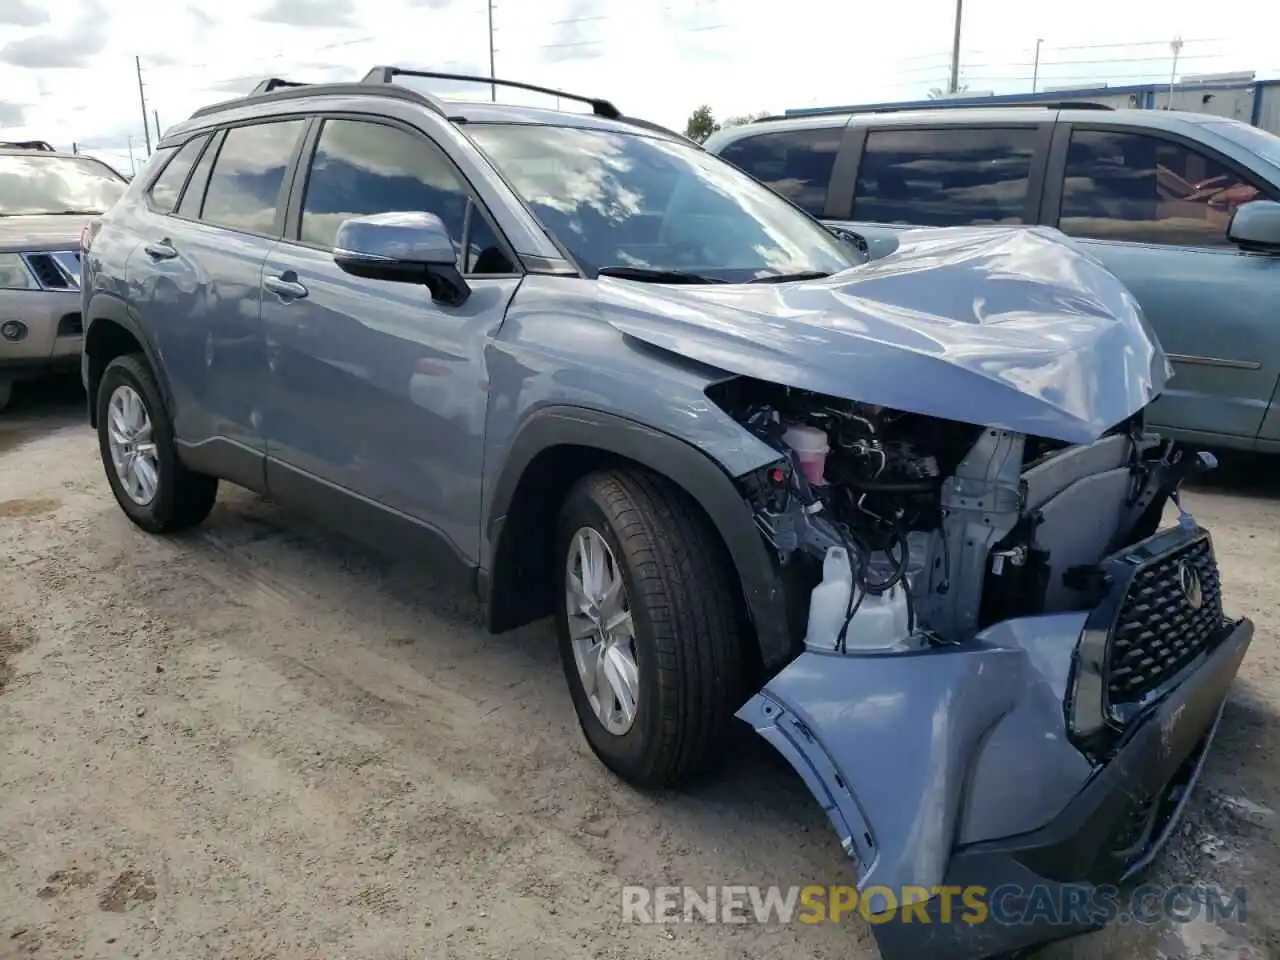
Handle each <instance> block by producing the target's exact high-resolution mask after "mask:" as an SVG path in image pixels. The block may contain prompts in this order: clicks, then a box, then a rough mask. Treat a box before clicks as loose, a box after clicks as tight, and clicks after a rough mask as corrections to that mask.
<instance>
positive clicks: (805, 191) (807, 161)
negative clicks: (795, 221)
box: [720, 127, 844, 217]
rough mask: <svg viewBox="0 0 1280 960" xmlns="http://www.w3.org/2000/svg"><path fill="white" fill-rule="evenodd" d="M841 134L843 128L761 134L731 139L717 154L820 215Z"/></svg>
mask: <svg viewBox="0 0 1280 960" xmlns="http://www.w3.org/2000/svg"><path fill="white" fill-rule="evenodd" d="M843 136H844V128H843V127H823V128H821V129H816V130H787V131H783V132H779V133H762V134H760V135H759V136H755V137H744V138H743V139H741V140H735V141H734V142H733V143H731V144H729V145H728V146H727V147H725V148H724V149H723V150H721V151H720V156H721V157H723V158H724V159H725V160H728V161H729V162H730V163H732V164H733V165H734V166H736V167H738V168H740V169H742V170H745V171H746V172H747V173H749V174H751V175H752V176H753V177H755V178H756V179H757V180H759V181H760V182H761V183H764V184H765V185H766V186H769V187H771V188H773V189H774V190H776V191H777V192H778V193H780V194H782V195H783V196H784V197H786V198H787V199H788V200H790V201H791V202H792V203H794V204H796V205H797V206H800V207H803V208H804V209H805V210H808V211H809V212H810V213H812V214H813V215H814V216H815V217H820V216H822V213H823V208H824V207H825V206H826V202H827V187H828V186H829V185H830V183H831V169H832V167H834V166H835V163H836V154H837V153H838V152H839V150H840V140H841V138H842V137H843Z"/></svg>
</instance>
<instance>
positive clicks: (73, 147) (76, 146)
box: [71, 143, 80, 155]
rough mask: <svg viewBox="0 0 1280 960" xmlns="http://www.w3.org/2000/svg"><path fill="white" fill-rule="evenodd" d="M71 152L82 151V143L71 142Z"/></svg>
mask: <svg viewBox="0 0 1280 960" xmlns="http://www.w3.org/2000/svg"><path fill="white" fill-rule="evenodd" d="M71 152H72V153H74V154H77V155H78V154H79V153H80V144H78V143H73V144H71Z"/></svg>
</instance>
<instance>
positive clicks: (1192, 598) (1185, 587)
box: [1178, 561, 1204, 610]
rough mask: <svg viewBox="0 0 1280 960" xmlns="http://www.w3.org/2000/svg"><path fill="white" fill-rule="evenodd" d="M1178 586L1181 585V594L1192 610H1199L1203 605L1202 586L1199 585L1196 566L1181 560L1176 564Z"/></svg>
mask: <svg viewBox="0 0 1280 960" xmlns="http://www.w3.org/2000/svg"><path fill="white" fill-rule="evenodd" d="M1178 586H1180V587H1182V595H1183V596H1184V597H1186V598H1187V604H1188V605H1189V606H1190V607H1191V609H1192V610H1199V609H1200V607H1201V606H1203V605H1204V588H1203V587H1201V586H1200V574H1198V573H1196V568H1195V567H1193V566H1192V565H1191V564H1189V563H1187V562H1186V561H1183V562H1182V563H1180V564H1178Z"/></svg>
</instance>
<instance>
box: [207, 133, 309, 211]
mask: <svg viewBox="0 0 1280 960" xmlns="http://www.w3.org/2000/svg"><path fill="white" fill-rule="evenodd" d="M302 126H303V122H302V121H301V120H285V121H282V122H279V123H255V124H253V125H251V126H247V127H232V128H231V129H230V130H228V131H227V136H226V139H225V140H223V141H222V149H221V150H219V151H218V158H217V160H215V161H214V164H213V174H212V176H210V178H209V189H208V192H206V193H205V198H204V209H203V211H202V212H201V214H200V218H201V219H202V220H207V221H208V222H209V223H216V224H218V225H219V226H223V227H233V228H235V229H237V230H247V231H249V232H250V233H266V234H269V233H272V232H273V231H274V226H275V219H276V207H277V205H278V204H279V201H280V186H281V184H283V183H284V174H285V170H286V168H287V167H288V166H289V160H290V158H291V157H292V155H293V149H294V145H295V144H296V143H297V141H298V135H299V134H301V133H302Z"/></svg>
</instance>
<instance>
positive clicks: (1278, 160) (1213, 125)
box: [1204, 120, 1280, 167]
mask: <svg viewBox="0 0 1280 960" xmlns="http://www.w3.org/2000/svg"><path fill="white" fill-rule="evenodd" d="M1204 126H1205V128H1206V129H1208V130H1211V131H1213V132H1214V133H1216V134H1217V135H1218V136H1220V137H1224V138H1225V139H1227V140H1230V141H1231V142H1232V143H1235V144H1239V145H1240V146H1242V147H1244V148H1245V149H1246V150H1248V151H1250V152H1252V153H1256V154H1257V155H1258V156H1260V157H1262V158H1263V159H1264V160H1269V161H1270V162H1271V163H1273V164H1275V165H1276V166H1277V167H1280V137H1277V136H1276V135H1275V134H1274V133H1269V132H1268V131H1266V130H1263V129H1261V128H1260V127H1251V126H1250V125H1249V124H1247V123H1239V122H1236V121H1231V120H1218V121H1211V122H1209V123H1206V124H1205V125H1204Z"/></svg>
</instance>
